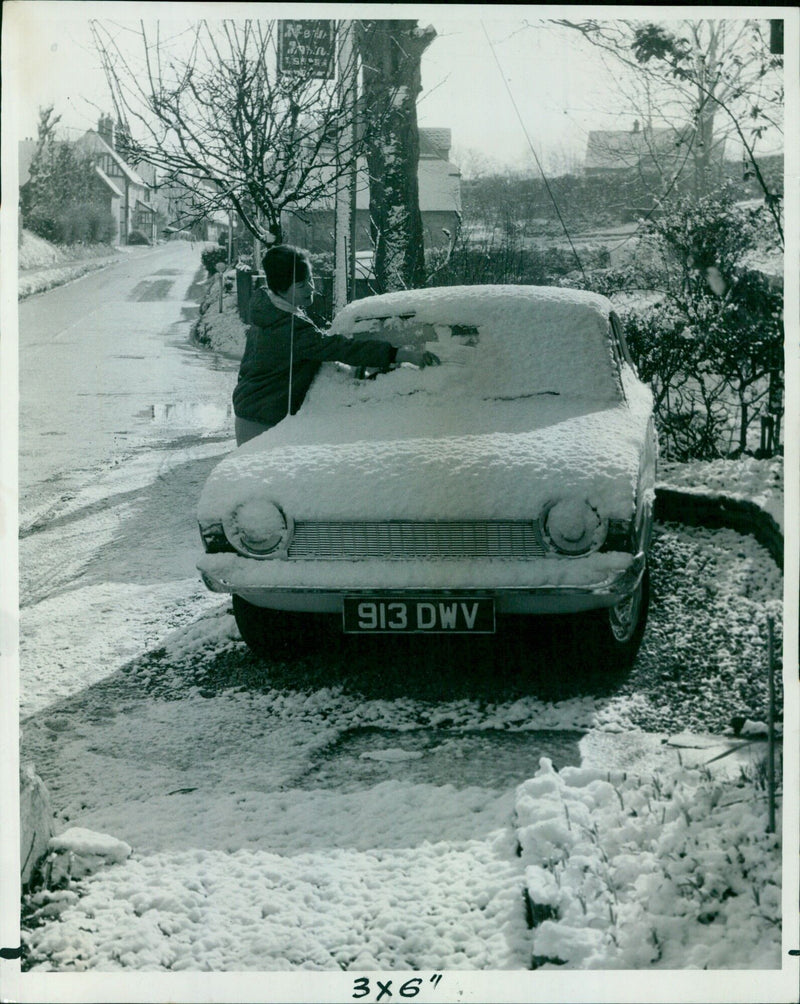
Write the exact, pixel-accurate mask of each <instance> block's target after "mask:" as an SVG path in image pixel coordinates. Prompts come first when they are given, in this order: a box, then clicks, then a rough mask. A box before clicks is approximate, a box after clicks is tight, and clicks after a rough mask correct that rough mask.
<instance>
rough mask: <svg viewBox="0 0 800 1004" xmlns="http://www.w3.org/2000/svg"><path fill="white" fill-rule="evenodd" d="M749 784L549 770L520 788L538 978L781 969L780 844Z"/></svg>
mask: <svg viewBox="0 0 800 1004" xmlns="http://www.w3.org/2000/svg"><path fill="white" fill-rule="evenodd" d="M759 795H760V792H759V791H757V790H754V788H753V786H752V784H751V783H750V781H749V780H748V779H746V778H742V779H740V780H739V782H733V781H724V780H721V779H719V778H715V777H713V776H712V775H711V773H710V772H709V771H708V769H707V768H706V769H703V768H700V769H697V768H694V769H689V768H683V767H679V768H678V769H677V770H676V771H675V773H674V774H672V775H671V776H669V775H668V776H666V777H665V776H663V775H659V776H653V777H652V778H645V777H636V776H630V777H628V776H627V775H625V774H623V773H621V772H616V773H607V772H605V771H599V770H594V769H587V768H580V767H565V768H563V769H562V770H561V771H558V772H556V771H554V769H553V767H552V764H551V763H550V761H549V760H547V759H543V760H542V761H541V767H540V769H539V772H538V773H537V775H536V776H535V777H534V778H532V779H531V780H529V781H526V782H525V783H524V784H522V785H521V786H520V788H519V789H518V791H517V803H516V817H517V826H518V836H519V841H520V847H521V855H522V861H523V863H524V865H525V866H526V872H525V878H526V895H527V899H528V904H529V906H528V917H529V920H530V922H531V924H532V927H533V951H532V962H533V965H534V967H546V966H554V965H560V966H566V967H568V968H571V969H596V968H603V969H615V968H619V969H643V968H647V967H653V968H658V969H704V968H708V969H715V968H724V967H726V966H729V965H730V957H731V955H730V952H731V945H734V944H735V945H736V965H737V967H741V968H759V969H761V968H764V969H766V968H769V966H770V965H772V966H775V967H778V966H779V965H780V958H781V849H780V838H779V836H777V835H776V834H771V833H767V832H766V829H767V827H766V808H765V805H764V801H763V799H761V798H759Z"/></svg>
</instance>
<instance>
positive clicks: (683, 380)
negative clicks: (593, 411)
mask: <svg viewBox="0 0 800 1004" xmlns="http://www.w3.org/2000/svg"><path fill="white" fill-rule="evenodd" d="M763 215H764V209H763V207H760V208H758V209H750V208H744V207H741V206H739V205H737V204H736V203H735V202H734V201H733V197H732V193H731V192H730V191H729V190H728V189H721V190H720V191H718V192H716V193H714V194H712V195H709V196H707V197H705V198H703V199H699V200H695V201H692V200H688V199H687V200H678V201H677V202H675V203H674V204H673V205H671V206H668V207H665V209H664V211H663V212H662V213H661V214H660V215H659V216H658V217H657V218H654V219H651V220H649V221H648V222H647V223H646V225H645V230H644V237H643V238H642V241H641V245H642V247H643V248H648V249H649V250H650V252H651V253H652V252H653V251H654V252H655V253H656V255H657V256H659V257H660V259H661V261H662V262H663V266H662V276H661V282H660V286H661V288H662V290H663V299H662V302H661V303H660V304H658V305H656V306H651V307H649V308H647V309H646V310H644V311H629V312H628V313H627V316H625V318H624V322H625V328H626V334H627V338H628V342H629V345H630V347H631V352H632V354H633V356H634V360H635V361H636V363H637V365H638V366H639V368H640V373H641V375H642V376H643V378H644V379H646V380H649V381H650V382H651V383H652V384H653V390H654V393H655V396H656V414H657V419H658V422H659V427H660V432H661V441H662V452H663V453H664V455H665V456H667V457H669V458H671V459H675V460H688V459H692V458H697V459H712V458H714V457H720V456H728V455H731V454H742V453H744V452H748V451H750V452H752V451H753V449H754V443H753V440H752V429H753V427H754V426H755V424H756V423H757V422H758V421H759V420H760V419H761V418H764V419H765V420H768V421H769V422H770V423H771V424H772V427H773V430H774V435H773V445H772V446H770V447H767V452H770V450H771V451H774V449H775V448H776V444H777V442H778V441H779V433H780V422H781V418H782V414H783V401H782V391H783V366H784V362H783V322H782V300H783V297H782V291H781V290H780V289H776V288H774V286H773V284H772V283H771V282H770V280H769V279H768V278H767V277H766V276H764V275H763V274H761V273H759V272H755V271H753V270H750V269H748V268H746V267H745V261H746V259H747V256H748V255H749V254H751V253H752V252H753V251H754V250H755V248H756V247H757V245H758V243H759V241H761V240H763V228H764V221H763V218H762V217H763ZM650 260H653V259H652V258H651V259H650ZM633 267H634V271H635V264H634V266H633ZM601 285H602V283H601ZM640 285H642V286H649V287H650V288H652V286H653V277H652V275H642V277H641V283H640ZM629 288H630V287H629ZM598 291H599V290H598ZM603 291H604V292H607V290H603Z"/></svg>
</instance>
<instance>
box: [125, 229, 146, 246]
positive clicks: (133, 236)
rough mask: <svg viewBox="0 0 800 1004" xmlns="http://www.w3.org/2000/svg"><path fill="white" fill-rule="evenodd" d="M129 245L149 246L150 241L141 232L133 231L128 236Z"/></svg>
mask: <svg viewBox="0 0 800 1004" xmlns="http://www.w3.org/2000/svg"><path fill="white" fill-rule="evenodd" d="M128 243H129V244H149V243H150V239H149V238H148V237H146V236H145V235H144V234H143V233H142V231H141V230H131V232H130V233H129V234H128Z"/></svg>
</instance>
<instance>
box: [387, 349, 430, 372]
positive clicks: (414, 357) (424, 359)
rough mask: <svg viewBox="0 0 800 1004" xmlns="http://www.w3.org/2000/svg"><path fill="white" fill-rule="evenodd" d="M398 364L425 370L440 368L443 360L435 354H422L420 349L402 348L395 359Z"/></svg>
mask: <svg viewBox="0 0 800 1004" xmlns="http://www.w3.org/2000/svg"><path fill="white" fill-rule="evenodd" d="M394 361H395V362H396V363H411V364H412V365H413V366H419V368H420V369H424V368H425V367H426V366H439V365H440V364H441V359H440V358H439V357H438V356H437V355H434V353H433V352H421V351H420V350H419V349H408V348H400V349H398V350H397V355H396V356H395V357H394Z"/></svg>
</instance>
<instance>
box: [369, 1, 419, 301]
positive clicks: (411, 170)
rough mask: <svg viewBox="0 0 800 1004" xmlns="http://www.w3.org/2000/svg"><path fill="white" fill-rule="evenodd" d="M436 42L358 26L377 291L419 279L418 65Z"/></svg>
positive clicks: (402, 30) (409, 27) (392, 24)
mask: <svg viewBox="0 0 800 1004" xmlns="http://www.w3.org/2000/svg"><path fill="white" fill-rule="evenodd" d="M435 36H436V32H435V31H434V29H433V28H430V27H429V28H424V29H420V28H418V27H417V22H416V21H364V22H361V31H360V35H359V47H360V50H361V57H362V61H363V66H364V78H363V80H364V84H363V94H364V117H365V122H366V134H365V140H366V159H367V169H368V172H369V191H370V195H369V211H370V232H371V237H372V243H373V246H374V248H375V263H374V270H375V283H376V286H377V289H378V291H379V292H390V291H392V290H397V289H413V288H417V287H419V286H421V285H422V283H423V282H424V279H425V255H424V244H423V236H422V217H421V215H420V210H419V181H418V176H417V172H418V167H419V132H418V128H417V95H418V94H419V92H420V90H421V89H422V81H421V74H420V61H421V59H422V54H423V52H424V51H425V49H427V47H428V46H429V45H430V44H431V42H432V41H433V39H434V38H435Z"/></svg>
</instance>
